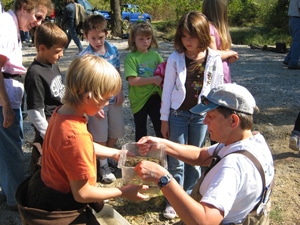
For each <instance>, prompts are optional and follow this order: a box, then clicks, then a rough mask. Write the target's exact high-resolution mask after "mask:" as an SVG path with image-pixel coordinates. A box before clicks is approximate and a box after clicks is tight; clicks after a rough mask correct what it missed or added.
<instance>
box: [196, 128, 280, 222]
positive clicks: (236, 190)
mask: <svg viewBox="0 0 300 225" xmlns="http://www.w3.org/2000/svg"><path fill="white" fill-rule="evenodd" d="M217 145H218V144H216V145H213V146H211V147H209V150H208V151H209V153H210V154H211V155H212V154H213V152H214V150H215V149H216V147H217ZM238 150H247V151H249V152H250V153H252V154H253V155H254V156H255V157H256V158H257V159H258V160H259V162H260V163H261V165H262V167H263V170H264V172H265V179H266V185H267V186H268V185H269V184H270V183H271V181H272V179H273V177H274V166H273V158H272V154H271V152H270V150H269V147H268V145H267V143H266V141H265V139H264V137H263V136H262V135H261V134H256V135H254V136H252V137H250V138H248V139H245V140H242V141H239V142H236V143H233V144H231V145H228V146H224V145H223V144H220V145H219V147H218V149H217V151H219V152H218V155H219V156H220V157H221V158H223V157H224V156H226V155H227V154H229V153H232V152H235V151H238ZM261 193H262V178H261V176H260V173H259V171H258V169H257V168H256V167H255V165H254V164H253V163H252V161H251V160H250V159H248V158H247V157H246V156H244V155H242V154H230V155H228V156H226V157H225V158H224V159H222V160H221V161H220V162H219V163H218V164H217V165H216V166H214V167H213V168H212V169H211V170H210V171H209V172H208V174H207V175H206V177H205V178H204V180H203V182H202V184H201V187H200V194H201V195H202V199H201V202H205V203H208V204H211V205H213V206H215V207H216V208H218V209H220V210H222V211H224V219H223V221H222V223H223V224H227V223H240V222H242V220H243V218H245V217H246V216H247V214H248V213H249V212H250V211H251V210H252V209H253V208H254V206H255V205H256V204H257V203H258V201H259V200H260V197H261Z"/></svg>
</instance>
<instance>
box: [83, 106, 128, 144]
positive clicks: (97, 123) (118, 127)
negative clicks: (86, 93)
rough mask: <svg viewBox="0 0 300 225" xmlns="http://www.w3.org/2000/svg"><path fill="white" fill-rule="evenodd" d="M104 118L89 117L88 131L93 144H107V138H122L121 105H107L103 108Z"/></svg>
mask: <svg viewBox="0 0 300 225" xmlns="http://www.w3.org/2000/svg"><path fill="white" fill-rule="evenodd" d="M103 110H104V113H105V118H101V119H98V118H96V117H95V116H92V117H89V121H88V131H89V132H90V133H91V134H92V136H93V140H94V141H95V142H107V140H108V138H117V139H118V138H121V137H123V136H124V120H123V109H122V105H115V104H109V105H108V106H105V107H104V108H103Z"/></svg>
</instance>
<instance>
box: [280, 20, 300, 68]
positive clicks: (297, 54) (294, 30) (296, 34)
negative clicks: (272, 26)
mask: <svg viewBox="0 0 300 225" xmlns="http://www.w3.org/2000/svg"><path fill="white" fill-rule="evenodd" d="M289 29H290V34H291V36H292V45H291V48H290V51H289V53H288V54H287V56H286V57H285V59H284V61H285V62H287V63H288V65H289V66H294V65H297V64H298V62H299V58H300V18H298V17H290V18H289Z"/></svg>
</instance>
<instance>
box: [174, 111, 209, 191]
mask: <svg viewBox="0 0 300 225" xmlns="http://www.w3.org/2000/svg"><path fill="white" fill-rule="evenodd" d="M204 118H205V116H200V115H197V114H194V113H191V112H189V111H176V110H172V109H171V113H170V117H169V127H170V140H171V141H174V142H177V143H181V144H189V145H194V146H198V147H202V146H203V145H204V142H205V136H206V132H207V125H205V124H203V121H204ZM168 170H169V172H170V173H171V174H172V175H173V177H174V178H175V180H176V181H177V182H178V183H179V184H180V185H181V186H182V187H183V188H184V190H185V191H186V192H187V193H189V194H190V193H191V192H192V190H193V187H194V186H195V184H196V183H197V181H198V180H199V178H200V176H201V168H200V166H191V165H189V164H186V163H184V162H182V161H180V160H178V159H176V158H174V157H171V156H168Z"/></svg>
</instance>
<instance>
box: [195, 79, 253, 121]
mask: <svg viewBox="0 0 300 225" xmlns="http://www.w3.org/2000/svg"><path fill="white" fill-rule="evenodd" d="M219 106H223V107H226V108H229V109H232V110H235V111H237V112H243V113H247V114H251V115H252V114H253V113H254V110H255V108H256V103H255V99H254V97H253V96H252V94H251V93H250V92H249V91H248V90H247V89H246V88H245V87H243V86H241V85H238V84H235V83H228V84H222V85H219V86H218V87H216V88H213V89H211V90H210V92H209V93H208V95H207V96H204V95H203V96H202V98H201V103H199V104H198V105H196V106H194V107H193V108H191V109H190V111H191V112H192V113H195V114H203V113H206V112H209V111H211V110H213V109H215V108H217V107H219Z"/></svg>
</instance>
